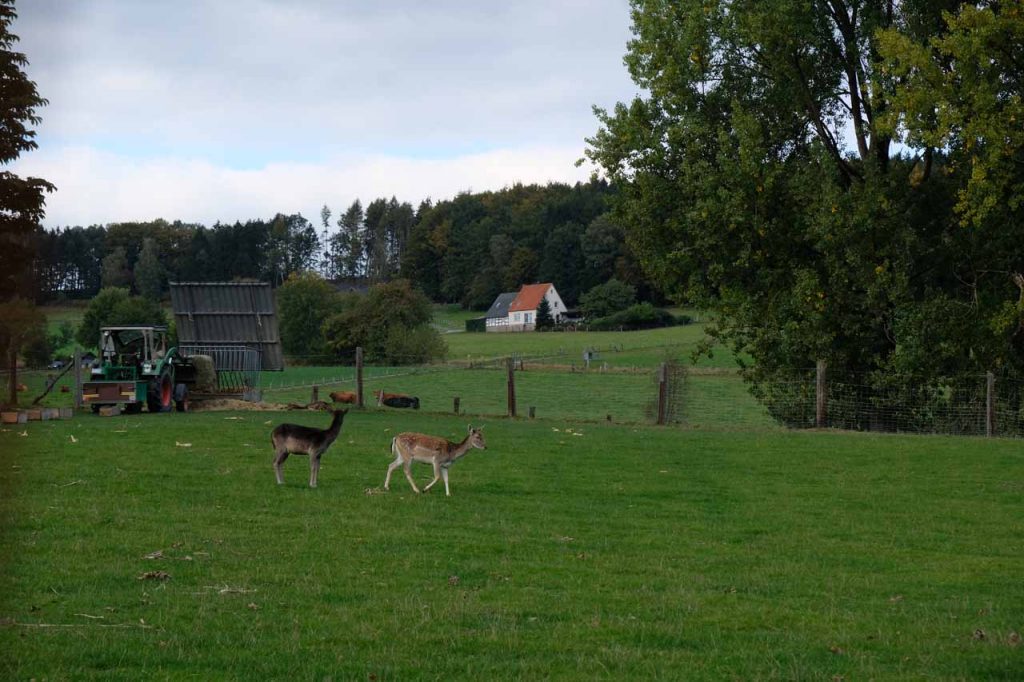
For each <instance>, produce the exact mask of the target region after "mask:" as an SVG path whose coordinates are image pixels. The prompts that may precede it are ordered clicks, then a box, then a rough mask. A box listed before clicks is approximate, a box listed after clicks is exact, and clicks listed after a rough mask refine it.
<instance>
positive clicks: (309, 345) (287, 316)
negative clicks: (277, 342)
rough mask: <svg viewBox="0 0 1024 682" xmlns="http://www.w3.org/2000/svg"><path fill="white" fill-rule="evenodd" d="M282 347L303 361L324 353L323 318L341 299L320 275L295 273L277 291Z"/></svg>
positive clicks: (318, 356)
mask: <svg viewBox="0 0 1024 682" xmlns="http://www.w3.org/2000/svg"><path fill="white" fill-rule="evenodd" d="M277 306H278V311H279V313H280V333H281V346H282V348H283V349H284V352H285V353H287V354H288V355H290V356H291V357H293V358H295V359H298V360H300V361H302V362H315V361H316V360H317V359H319V358H321V357H322V356H323V355H324V353H325V344H326V339H325V338H324V335H323V332H322V330H321V327H322V326H323V323H324V320H326V319H327V318H328V317H330V316H331V315H333V314H335V313H337V312H338V310H339V308H340V300H339V297H338V292H337V291H335V289H334V287H332V286H331V285H330V284H329V283H328V282H327V281H325V280H324V278H323V277H321V276H320V275H318V274H316V273H312V272H303V273H295V274H293V275H292V276H291V277H289V278H288V281H287V282H285V283H284V284H283V285H281V287H280V288H279V289H278V291H277Z"/></svg>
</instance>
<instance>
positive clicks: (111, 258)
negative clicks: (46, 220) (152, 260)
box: [103, 246, 132, 288]
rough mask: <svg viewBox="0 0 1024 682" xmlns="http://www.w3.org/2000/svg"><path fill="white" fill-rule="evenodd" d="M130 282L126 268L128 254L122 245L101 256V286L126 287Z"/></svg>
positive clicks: (130, 276) (130, 275) (130, 278)
mask: <svg viewBox="0 0 1024 682" xmlns="http://www.w3.org/2000/svg"><path fill="white" fill-rule="evenodd" d="M131 282H132V272H131V270H129V269H128V254H127V253H126V251H125V248H124V247H123V246H117V247H115V248H114V249H113V250H112V251H110V252H109V253H107V255H106V256H104V257H103V286H104V287H105V288H106V287H127V286H129V285H130V284H131Z"/></svg>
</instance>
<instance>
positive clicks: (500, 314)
mask: <svg viewBox="0 0 1024 682" xmlns="http://www.w3.org/2000/svg"><path fill="white" fill-rule="evenodd" d="M514 300H516V292H515V291H512V292H509V293H507V294H498V298H496V299H494V303H492V304H491V307H490V308H488V310H487V313H486V315H484V317H485V318H486V327H485V329H486V331H489V332H507V331H508V307H509V306H510V305H512V301H514Z"/></svg>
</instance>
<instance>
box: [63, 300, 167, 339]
mask: <svg viewBox="0 0 1024 682" xmlns="http://www.w3.org/2000/svg"><path fill="white" fill-rule="evenodd" d="M128 324H145V325H166V324H167V316H166V315H164V311H163V309H162V308H161V307H160V305H159V304H158V303H155V302H153V301H150V300H147V299H145V298H142V297H141V296H131V295H130V294H129V293H128V290H127V289H121V288H118V287H107V288H105V289H102V290H100V293H98V294H97V295H96V297H95V298H94V299H92V301H91V302H90V303H89V307H88V308H87V309H86V311H85V316H84V317H83V318H82V324H81V325H79V327H78V333H77V334H76V335H75V338H76V339H77V340H78V343H80V344H81V345H82V346H84V347H85V348H95V347H96V344H97V343H98V342H99V340H100V328H101V327H110V326H115V325H128Z"/></svg>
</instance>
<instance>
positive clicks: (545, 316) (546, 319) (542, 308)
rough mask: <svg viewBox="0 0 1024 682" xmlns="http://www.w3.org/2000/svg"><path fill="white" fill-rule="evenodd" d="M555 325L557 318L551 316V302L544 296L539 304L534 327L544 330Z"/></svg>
mask: <svg viewBox="0 0 1024 682" xmlns="http://www.w3.org/2000/svg"><path fill="white" fill-rule="evenodd" d="M554 326H555V318H553V317H551V304H550V303H549V302H548V297H547V296H544V297H543V298H541V299H540V303H538V304H537V320H536V322H535V323H534V328H535V329H537V330H539V331H543V330H545V329H551V328H552V327H554Z"/></svg>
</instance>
